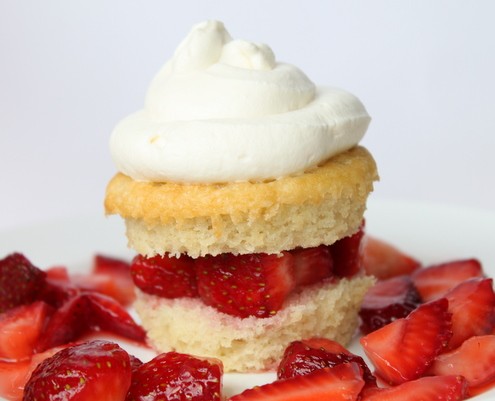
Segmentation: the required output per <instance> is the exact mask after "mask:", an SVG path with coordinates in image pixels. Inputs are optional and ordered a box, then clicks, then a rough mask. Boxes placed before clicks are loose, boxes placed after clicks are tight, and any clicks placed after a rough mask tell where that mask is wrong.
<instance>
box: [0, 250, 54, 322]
mask: <svg viewBox="0 0 495 401" xmlns="http://www.w3.org/2000/svg"><path fill="white" fill-rule="evenodd" d="M45 279H46V273H45V272H44V271H42V270H40V269H38V268H37V267H36V266H34V265H33V264H32V263H31V262H30V261H29V260H28V259H27V258H26V257H25V256H24V255H22V254H20V253H13V254H11V255H8V256H7V257H5V258H4V259H1V260H0V313H2V312H5V311H7V310H9V309H11V308H14V307H16V306H19V305H26V304H30V303H31V302H34V301H36V300H38V299H39V298H38V295H39V293H40V292H41V291H42V290H43V287H44V285H45Z"/></svg>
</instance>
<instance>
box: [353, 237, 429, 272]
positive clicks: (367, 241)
mask: <svg viewBox="0 0 495 401" xmlns="http://www.w3.org/2000/svg"><path fill="white" fill-rule="evenodd" d="M362 246H363V267H364V270H365V271H366V273H367V274H369V275H373V276H375V277H377V278H378V279H386V278H391V277H395V276H402V275H408V274H411V273H412V272H413V271H415V270H416V269H418V268H419V267H420V266H421V263H420V262H419V261H418V260H416V259H415V258H413V257H412V256H410V255H408V254H406V253H404V252H403V251H401V250H400V249H399V248H397V247H395V246H393V245H392V244H390V243H388V242H385V241H383V240H381V239H378V238H375V237H372V236H370V235H366V236H365V237H364V239H363V245H362Z"/></svg>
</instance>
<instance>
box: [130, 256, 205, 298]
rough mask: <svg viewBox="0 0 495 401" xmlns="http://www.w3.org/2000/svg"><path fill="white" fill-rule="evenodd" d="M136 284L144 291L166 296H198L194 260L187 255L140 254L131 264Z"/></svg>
mask: <svg viewBox="0 0 495 401" xmlns="http://www.w3.org/2000/svg"><path fill="white" fill-rule="evenodd" d="M131 275H132V279H133V281H134V284H136V286H137V287H138V288H140V289H141V290H142V291H144V292H146V293H148V294H152V295H158V296H160V297H164V298H179V297H196V296H198V291H197V284H196V273H195V271H194V261H193V259H192V258H190V257H189V256H187V255H181V256H180V257H178V258H176V257H173V256H167V255H165V256H159V255H158V256H154V257H152V258H146V257H144V256H141V255H138V256H136V257H135V258H134V260H133V261H132V264H131Z"/></svg>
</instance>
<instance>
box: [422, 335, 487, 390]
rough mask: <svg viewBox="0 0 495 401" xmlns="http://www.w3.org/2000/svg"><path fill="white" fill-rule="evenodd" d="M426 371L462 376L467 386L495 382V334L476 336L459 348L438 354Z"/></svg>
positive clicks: (474, 386)
mask: <svg viewBox="0 0 495 401" xmlns="http://www.w3.org/2000/svg"><path fill="white" fill-rule="evenodd" d="M428 373H430V374H433V375H437V376H440V375H456V376H463V377H465V378H466V380H467V381H468V384H469V387H470V388H471V389H474V388H476V387H479V386H483V385H486V384H490V383H494V382H495V335H487V336H476V337H471V338H470V339H468V340H466V341H465V342H464V343H463V344H462V345H461V346H460V347H459V348H457V349H455V350H453V351H450V352H447V353H443V354H441V355H438V356H437V357H436V359H435V362H434V363H433V364H432V366H431V368H430V369H429V371H428Z"/></svg>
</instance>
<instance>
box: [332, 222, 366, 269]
mask: <svg viewBox="0 0 495 401" xmlns="http://www.w3.org/2000/svg"><path fill="white" fill-rule="evenodd" d="M363 237H364V221H363V222H362V223H361V225H360V226H359V229H358V231H357V232H356V233H354V234H352V235H350V236H348V237H345V238H341V239H340V240H338V241H337V242H335V243H333V244H332V245H330V247H329V249H330V254H331V255H332V259H333V271H334V274H335V275H336V276H338V277H352V276H354V275H355V274H357V273H359V272H360V271H362V270H363V261H362V256H363V255H362V239H363Z"/></svg>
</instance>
